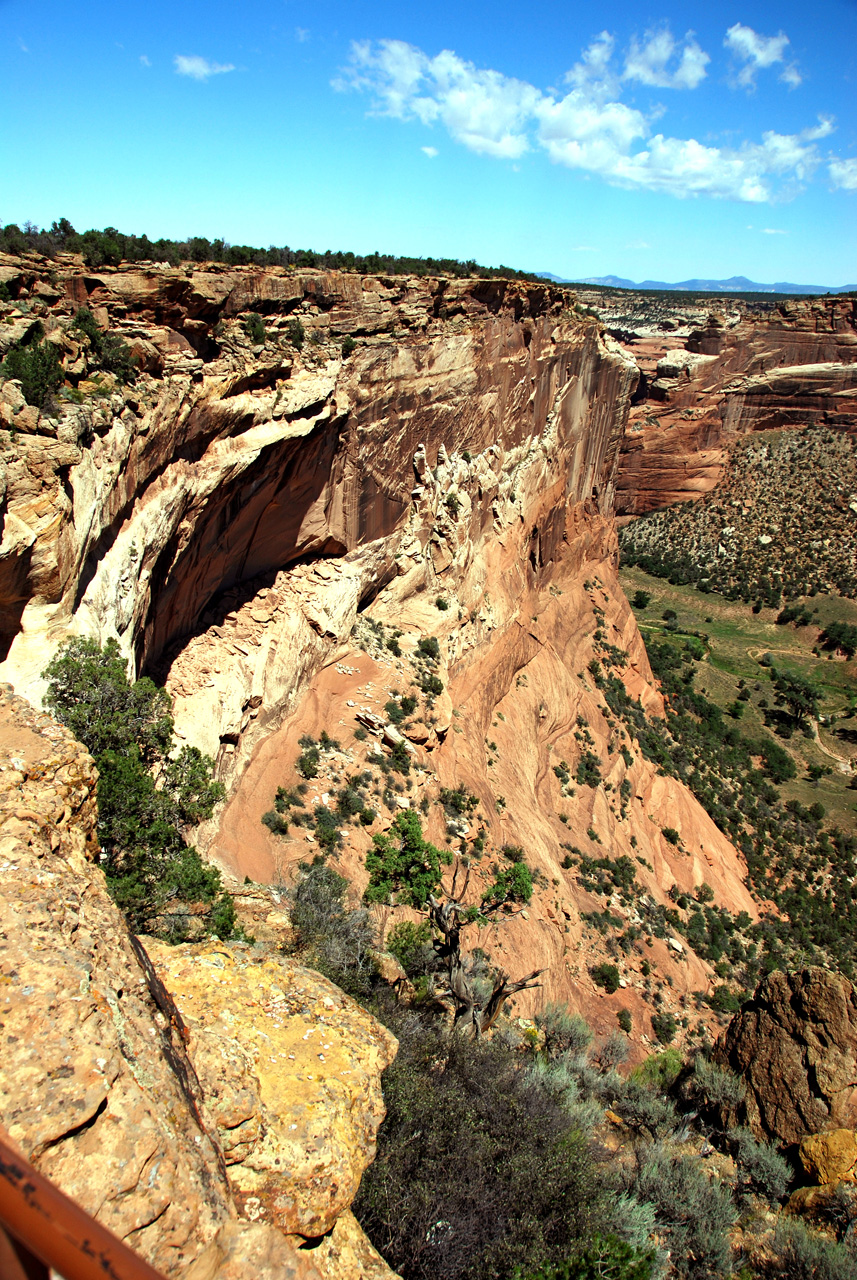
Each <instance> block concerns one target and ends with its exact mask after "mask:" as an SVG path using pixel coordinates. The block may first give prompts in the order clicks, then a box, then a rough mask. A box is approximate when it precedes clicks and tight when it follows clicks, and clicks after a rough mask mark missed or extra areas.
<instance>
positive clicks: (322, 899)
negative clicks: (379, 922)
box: [291, 862, 378, 997]
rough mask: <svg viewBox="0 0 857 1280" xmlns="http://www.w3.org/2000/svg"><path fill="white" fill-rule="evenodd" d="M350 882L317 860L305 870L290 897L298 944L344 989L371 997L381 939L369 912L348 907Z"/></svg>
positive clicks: (352, 993)
mask: <svg viewBox="0 0 857 1280" xmlns="http://www.w3.org/2000/svg"><path fill="white" fill-rule="evenodd" d="M347 890H348V881H347V880H345V879H344V878H343V877H342V876H340V875H337V873H336V872H335V871H334V870H333V869H332V868H331V867H328V866H327V865H326V864H325V863H323V862H319V863H316V864H314V865H313V866H311V867H308V868H306V869H305V870H304V871H303V874H302V875H301V878H300V880H299V881H298V883H297V886H296V888H295V890H294V892H293V894H292V909H291V920H292V927H293V928H294V930H295V946H296V948H297V950H298V951H299V952H301V954H302V956H303V958H304V959H306V960H307V961H308V962H309V963H310V964H312V966H313V967H314V968H316V969H318V971H319V972H320V973H323V974H324V975H325V977H326V978H330V980H331V982H335V983H336V984H337V986H339V987H341V988H342V990H343V991H347V992H348V994H349V995H353V996H358V997H359V996H367V995H368V994H369V993H370V992H371V990H372V988H373V986H374V983H375V980H376V978H377V973H378V965H377V961H376V959H375V947H376V944H377V936H376V931H375V926H374V924H373V923H372V918H371V916H370V914H369V912H368V911H365V910H363V909H362V908H361V909H357V910H350V909H349V908H348V906H347V905H346V894H347Z"/></svg>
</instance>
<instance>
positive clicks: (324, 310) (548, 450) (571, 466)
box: [0, 264, 636, 773]
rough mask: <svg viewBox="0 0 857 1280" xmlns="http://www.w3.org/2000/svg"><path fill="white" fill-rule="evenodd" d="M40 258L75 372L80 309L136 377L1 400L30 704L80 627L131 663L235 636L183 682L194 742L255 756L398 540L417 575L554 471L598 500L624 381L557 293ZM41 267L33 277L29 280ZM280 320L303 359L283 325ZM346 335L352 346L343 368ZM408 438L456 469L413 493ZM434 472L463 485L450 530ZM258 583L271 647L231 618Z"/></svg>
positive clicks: (10, 669)
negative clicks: (76, 393)
mask: <svg viewBox="0 0 857 1280" xmlns="http://www.w3.org/2000/svg"><path fill="white" fill-rule="evenodd" d="M51 274H52V277H53V280H54V282H55V283H54V294H56V293H58V292H59V291H60V290H61V291H62V296H61V297H60V298H58V299H56V300H55V301H53V302H52V305H51V308H50V309H48V307H47V304H46V303H42V304H41V309H42V310H43V311H44V312H45V315H44V317H43V320H44V323H45V326H46V328H47V330H48V337H49V338H52V339H55V340H56V341H57V342H58V343H59V344H61V345H62V347H63V350H64V351H66V356H65V359H66V365H67V367H68V368H73V367H74V362H75V360H77V359H78V358H79V357H78V355H77V348H76V345H75V340H74V337H73V334H72V333H70V331H69V328H68V319H67V317H68V313H69V311H70V310H71V307H72V305H77V304H82V303H86V304H87V305H88V306H89V307H90V308H91V309H92V310H93V311H94V313H95V315H96V316H97V317H99V318H101V319H104V320H107V318H108V317H109V318H110V320H111V322H112V323H113V324H116V325H118V327H119V329H120V331H121V332H122V334H123V336H124V337H125V338H126V340H128V341H129V343H130V345H131V346H132V348H133V349H134V350H135V351H136V352H137V354H138V356H139V357H140V358H141V359H142V361H143V362H144V366H145V367H146V368H148V369H150V370H152V373H151V374H147V375H144V376H143V377H141V379H140V380H139V383H138V385H137V387H135V388H133V389H126V391H125V393H124V395H123V394H122V393H120V392H119V391H115V392H114V394H113V395H112V397H110V398H102V399H96V400H92V401H91V402H89V403H87V404H85V405H83V406H80V407H74V408H68V409H66V410H65V411H64V412H63V414H62V415H61V417H60V418H59V419H56V420H51V419H45V418H42V419H41V420H38V421H37V420H36V417H37V415H36V414H35V411H34V410H28V409H23V410H22V409H21V407H20V405H18V406H17V408H16V406H15V405H14V404H11V405H9V404H7V405H6V411H5V419H4V421H5V422H6V423H7V425H9V426H10V428H11V429H12V431H13V433H14V435H13V438H12V439H11V440H8V439H7V445H6V449H5V459H6V482H5V483H6V489H5V501H4V508H3V512H4V536H3V543H2V545H0V566H2V568H0V599H2V600H3V602H4V605H5V611H6V615H7V617H8V618H9V619H10V621H9V622H7V634H6V645H7V647H8V654H7V656H6V661H5V662H4V663H3V664H2V667H0V672H2V673H3V674H5V675H6V677H7V678H9V679H11V680H12V681H13V682H14V683H15V685H16V687H17V688H18V689H19V691H20V692H22V693H32V694H34V695H37V694H38V692H39V690H40V688H41V683H40V676H39V673H40V671H41V669H42V667H43V666H44V664H45V659H46V657H47V656H48V655H49V654H50V653H51V652H52V651H53V650H54V649H55V647H56V645H57V643H58V642H59V640H60V639H61V638H62V636H63V635H65V634H68V633H70V632H72V633H73V632H79V631H82V632H84V633H86V634H93V635H95V636H97V637H98V638H99V639H101V640H106V639H107V637H108V636H110V635H115V636H117V637H118V638H119V640H120V642H121V644H122V645H123V648H124V650H125V652H126V653H128V654H129V656H130V657H132V658H133V660H134V662H135V664H136V665H137V666H138V667H143V666H147V667H149V668H152V667H154V668H155V669H163V670H166V669H168V667H169V663H170V660H171V659H172V658H174V657H175V656H176V654H177V653H178V652H181V651H182V650H184V649H186V648H187V646H188V644H189V643H190V642H191V640H192V638H193V637H194V636H195V635H198V634H200V633H201V632H214V634H215V635H217V634H218V633H219V631H220V630H226V631H227V632H230V631H231V632H233V634H231V635H227V636H226V639H227V643H228V646H229V649H230V656H232V657H234V656H236V648H237V651H238V653H239V654H240V657H239V660H238V662H237V663H234V662H233V663H231V664H230V666H231V669H230V670H229V671H225V670H222V671H221V672H219V673H218V672H210V671H209V672H203V673H200V674H205V675H213V676H215V677H216V676H217V675H218V674H219V675H220V676H221V677H223V678H222V679H220V680H217V679H214V680H213V681H210V682H200V681H197V682H196V683H197V684H198V683H204V684H205V683H210V684H212V685H213V687H214V688H215V693H214V694H213V695H212V696H211V697H210V698H209V699H208V701H209V705H208V706H206V707H205V708H203V707H202V706H201V705H200V704H199V702H198V701H197V709H198V715H197V726H198V727H200V728H203V726H204V728H203V733H204V738H205V741H204V742H200V745H201V746H204V747H205V748H206V749H208V750H217V749H218V748H219V747H220V745H221V744H223V745H224V746H226V747H228V748H232V747H234V746H235V745H236V742H237V741H238V740H239V739H241V738H242V735H243V741H242V742H241V746H242V747H243V748H244V750H245V754H246V749H247V748H248V747H250V746H251V745H252V744H253V743H254V742H255V741H258V740H259V738H260V737H261V736H262V734H263V733H264V731H265V730H266V727H267V726H268V725H269V722H270V720H271V718H272V717H274V718H276V717H277V716H281V715H282V711H283V708H284V707H286V706H288V705H289V703H290V700H291V699H293V698H294V696H295V693H296V690H297V689H298V688H299V687H300V686H301V684H302V683H304V682H305V680H306V677H307V674H308V673H309V672H310V671H312V670H315V669H318V667H319V666H320V665H321V664H322V662H323V661H325V660H326V659H327V658H329V656H330V653H331V650H332V648H333V646H334V645H335V643H336V642H337V641H339V640H341V639H342V638H343V636H345V635H347V633H348V631H349V630H350V627H351V624H352V623H353V621H354V618H355V616H356V611H357V608H358V606H359V605H360V603H361V601H363V602H365V601H366V599H368V598H370V597H371V596H372V594H373V593H374V592H376V591H377V589H378V587H379V585H380V584H381V583H382V582H383V581H384V580H385V578H388V577H390V576H392V575H393V574H395V573H396V572H397V570H398V566H397V564H396V561H395V556H396V555H397V553H399V552H400V550H401V548H400V543H401V541H402V538H403V535H404V534H405V532H406V530H407V532H408V534H409V538H408V541H409V554H411V555H412V557H415V558H416V559H423V560H424V563H425V565H426V572H425V575H424V576H426V577H428V578H429V579H430V578H431V577H432V575H433V573H435V572H436V571H437V569H438V566H441V565H442V566H444V567H445V565H446V564H448V563H449V562H450V561H451V559H452V558H453V557H454V556H455V555H456V553H458V554H459V559H460V558H461V556H462V555H463V554H464V552H465V549H466V548H469V550H470V554H471V555H472V544H473V542H475V543H476V544H477V546H478V543H479V541H480V540H481V541H484V540H486V535H490V537H492V538H493V537H495V536H497V534H499V533H501V532H502V530H503V529H504V528H506V527H509V526H517V525H519V524H520V523H521V522H522V521H524V520H525V519H526V518H527V517H528V511H529V508H531V507H533V506H534V505H535V503H536V501H537V495H539V494H540V493H543V492H544V491H545V490H546V489H548V488H550V487H551V486H559V487H560V490H561V492H558V494H557V497H558V498H559V499H561V501H562V505H563V507H564V505H565V503H566V502H569V503H572V504H574V503H584V502H588V503H591V502H594V505H595V507H597V508H598V509H600V510H601V511H602V512H604V513H606V512H608V511H609V510H610V506H611V500H612V487H613V483H614V474H613V473H614V470H615V462H616V445H617V443H618V439H619V436H620V435H621V429H622V423H623V419H624V411H625V407H626V404H627V399H628V396H629V394H630V391H631V390H632V388H633V385H634V381H635V377H636V373H635V370H634V368H633V365H632V364H631V363H630V362H629V361H628V360H627V359H626V358H624V357H622V356H621V355H620V354H619V353H618V351H616V350H613V349H607V348H605V346H604V344H603V343H602V342H601V341H600V340H599V338H598V336H597V330H596V327H595V326H594V325H592V324H591V323H590V324H588V325H586V324H582V323H581V322H579V321H578V320H576V319H575V318H574V317H573V314H572V313H571V310H570V306H571V298H570V296H569V295H568V294H567V293H565V292H564V291H562V290H557V289H552V288H550V287H548V286H544V287H542V286H526V287H525V286H519V285H512V284H507V283H505V282H502V281H501V282H496V281H487V282H486V281H466V282H454V283H449V282H446V281H431V280H426V281H423V280H420V281H417V280H407V279H405V280H402V279H394V280H382V279H371V278H369V279H361V278H359V277H353V276H346V275H336V274H331V275H323V274H322V275H318V274H313V273H307V272H297V273H295V272H292V273H288V272H286V271H281V270H273V269H272V270H268V271H258V270H243V271H242V270H227V269H219V270H218V269H215V268H208V269H204V270H191V269H188V271H184V270H175V271H173V270H169V269H160V268H151V269H149V270H135V271H115V272H106V273H99V274H90V273H87V272H86V271H84V270H82V269H80V268H75V267H72V266H71V265H68V264H64V265H63V266H61V267H59V268H57V269H55V270H54V271H53V272H52V273H51ZM47 275H48V272H47V270H46V269H37V268H36V267H33V268H31V269H29V274H27V271H23V274H22V280H23V281H24V283H27V284H28V291H29V292H30V294H31V295H33V294H34V293H36V292H37V283H40V282H42V281H43V279H44V278H45V277H46V276H47ZM250 310H255V311H257V312H259V313H262V314H263V315H264V316H266V317H267V318H268V321H269V341H268V342H267V343H266V344H265V346H264V348H263V349H262V350H259V349H251V347H250V343H249V339H247V337H246V335H245V334H244V330H243V327H242V325H241V324H240V323H239V322H238V321H237V320H235V319H234V317H235V316H237V315H238V314H239V313H242V312H248V311H250ZM290 318H292V319H294V318H300V319H301V320H302V322H303V324H304V326H305V330H306V335H307V341H306V342H305V344H304V347H303V350H302V352H298V351H297V350H296V348H295V347H294V346H292V345H290V344H289V343H288V342H287V341H286V339H285V337H284V334H285V332H286V328H285V326H287V324H288V323H289V319H290ZM344 334H350V335H356V337H357V342H358V346H357V349H356V350H355V351H354V352H353V354H352V355H351V356H350V357H349V358H348V359H347V360H344V359H343V358H342V355H341V352H340V350H339V344H340V340H341V338H342V336H343V335H344ZM67 348H68V349H67ZM66 349H67V350H66ZM421 447H424V449H425V450H426V453H425V454H424V455H423V466H424V467H425V466H431V467H435V466H438V465H439V466H440V468H441V470H442V469H443V467H444V466H446V467H447V474H446V475H445V476H440V477H438V478H437V480H436V482H435V483H434V484H432V485H431V486H429V487H428V488H426V486H423V485H420V484H419V483H418V480H419V476H418V475H417V474H415V470H414V461H415V458H416V457H417V456H418V453H419V450H420V449H421ZM465 452H466V453H467V454H469V455H470V456H471V459H472V461H471V462H469V463H465V462H463V461H462V457H463V454H464V453H465ZM453 455H457V458H456V461H455V463H454V465H453V466H451V467H450V466H449V465H447V464H448V459H449V458H450V457H451V456H453ZM450 486H453V487H454V488H456V489H457V488H458V487H460V488H461V489H462V490H466V491H467V497H468V498H469V500H470V501H469V505H468V507H467V508H466V510H465V517H466V520H465V519H462V521H460V522H453V523H454V525H455V527H454V528H453V527H450V522H449V521H448V520H447V519H446V508H445V507H444V506H443V505H442V503H443V501H444V499H445V498H446V497H447V496H448V493H447V490H448V489H449V487H450ZM415 490H416V491H415ZM593 495H594V496H593ZM415 509H416V511H417V518H416V519H415V518H414V513H415ZM462 527H463V530H464V532H467V533H468V534H469V533H470V532H473V533H474V534H476V535H477V536H476V537H475V538H473V539H470V538H469V537H468V538H466V539H465V538H464V537H463V536H462ZM450 535H452V536H450ZM480 535H481V537H480ZM416 540H418V541H419V546H418V547H415V542H416ZM312 560H314V561H324V560H331V561H334V562H335V563H337V564H338V565H341V567H342V570H343V573H342V579H343V581H342V584H341V586H342V590H341V591H339V592H335V593H333V592H326V593H325V597H326V598H325V603H324V607H322V608H318V607H317V606H315V605H314V604H313V600H312V598H311V595H312V593H311V592H309V593H308V592H306V591H305V589H304V586H305V583H304V578H305V574H303V573H302V572H300V568H301V566H302V565H305V564H306V562H308V561H312ZM294 566H298V569H297V571H295V570H294ZM307 596H309V597H310V598H307ZM251 599H252V600H253V602H254V604H255V605H256V609H257V614H259V615H264V618H263V620H264V621H265V623H266V624H267V625H266V627H265V640H264V642H263V643H257V637H254V636H252V635H251V636H249V637H242V635H241V634H236V633H235V628H233V627H232V625H231V624H232V623H233V622H234V621H235V612H236V606H240V605H241V604H243V603H247V602H248V601H250V600H251ZM242 640H243V647H247V644H248V642H249V645H250V647H251V652H248V653H243V652H241V647H242ZM244 659H247V660H246V661H245V660H244ZM196 692H197V690H196V689H195V693H196ZM250 712H255V713H256V714H255V717H254V719H255V723H254V724H252V725H251V724H250V721H249V713H250ZM179 721H180V723H179V727H180V728H181V727H182V725H181V716H179ZM248 730H249V733H248V732H247V731H248ZM225 754H232V752H231V751H227V752H226V753H225ZM238 754H239V755H240V754H241V753H240V752H239V753H238ZM230 763H231V762H229V761H225V760H224V761H223V762H222V765H223V770H224V772H225V773H229V772H230V767H229V766H230Z"/></svg>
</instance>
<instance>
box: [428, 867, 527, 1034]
mask: <svg viewBox="0 0 857 1280" xmlns="http://www.w3.org/2000/svg"><path fill="white" fill-rule="evenodd" d="M460 871H461V863H460V862H459V860H458V859H456V864H455V871H454V872H453V877H452V885H451V887H450V890H449V894H448V896H447V898H446V899H442V898H436V897H435V896H434V894H429V897H428V907H429V919H430V920H431V922H432V924H433V925H434V927H435V929H436V930H437V932H438V933H439V934H440V937H439V938H436V939H435V941H434V949H435V953H436V955H437V957H438V959H439V960H441V961H442V962H443V964H444V967H445V968H446V973H447V984H448V985H447V988H446V989H445V990H444V991H442V992H438V995H439V996H440V997H441V998H450V999H451V1000H452V1002H453V1005H454V1024H455V1025H456V1026H470V1027H471V1028H472V1030H473V1035H474V1036H475V1037H476V1036H481V1035H482V1034H483V1033H484V1032H485V1031H488V1030H489V1029H490V1028H491V1027H492V1026H493V1025H494V1023H495V1022H496V1021H497V1019H498V1018H499V1016H500V1013H501V1012H502V1009H503V1005H504V1004H505V1003H506V1001H507V1000H508V999H509V997H510V996H512V995H514V994H515V993H516V992H518V991H528V990H529V989H530V988H531V987H537V986H540V985H541V983H539V982H536V979H537V978H538V977H540V976H541V974H542V973H544V970H543V969H534V970H533V972H532V973H529V974H527V976H526V977H525V978H521V979H520V980H519V981H517V982H510V981H509V976H508V974H506V973H503V972H502V971H501V972H500V973H498V974H497V976H496V978H495V980H494V987H493V990H492V992H491V995H490V996H489V997H488V999H487V1001H485V1002H484V1003H483V1002H482V1001H481V1000H480V999H479V997H478V995H477V993H476V992H475V990H474V988H473V983H472V981H471V979H470V977H469V975H468V973H467V968H466V965H465V960H464V957H463V956H462V954H461V930H462V929H463V927H464V926H465V924H467V923H469V922H468V920H467V916H468V914H469V909H468V908H467V907H465V906H464V902H463V899H464V895H465V894H466V892H467V886H468V884H469V883H470V867H469V866H468V867H467V869H466V874H465V876H464V882H463V884H462V885H461V888H460V890H459V891H458V893H457V894H456V888H457V887H458V877H459V872H460ZM485 914H487V913H485ZM515 914H517V912H516V913H515Z"/></svg>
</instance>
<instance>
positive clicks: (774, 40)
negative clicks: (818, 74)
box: [723, 22, 803, 89]
mask: <svg viewBox="0 0 857 1280" xmlns="http://www.w3.org/2000/svg"><path fill="white" fill-rule="evenodd" d="M723 44H724V47H725V48H726V49H728V50H729V52H730V53H731V54H732V56H733V57H734V58H735V60H736V61H737V62H741V63H743V64H744V65H743V66H742V67H741V69H740V70H739V72H738V74H737V77H736V80H737V83H738V84H739V85H741V86H742V88H744V89H755V87H756V72H757V71H760V70H765V69H766V68H767V67H773V66H775V65H776V64H777V63H785V58H786V50H787V49H788V47H789V38H788V36H787V35H785V34H784V33H783V32H782V31H780V32H779V34H778V35H775V36H760V35H759V33H758V32H757V31H754V30H753V28H752V27H745V26H743V25H742V23H740V22H736V23H735V24H734V26H731V27H730V28H729V30H728V31H727V32H726V39H725V40H724V41H723ZM779 78H780V79H781V80H782V81H783V82H784V83H785V84H787V85H788V86H789V88H791V89H796V88H797V86H798V85H799V84H800V83H801V82H802V79H803V77H802V76H801V74H800V72H799V71H798V69H797V64H796V63H794V62H790V63H788V64H787V65H786V66H784V67H783V70H782V71H781V72H780V77H779Z"/></svg>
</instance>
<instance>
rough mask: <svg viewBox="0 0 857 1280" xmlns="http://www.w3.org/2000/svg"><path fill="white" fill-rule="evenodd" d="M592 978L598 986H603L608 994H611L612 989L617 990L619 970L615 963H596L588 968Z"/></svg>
mask: <svg viewBox="0 0 857 1280" xmlns="http://www.w3.org/2000/svg"><path fill="white" fill-rule="evenodd" d="M589 972H590V974H591V975H592V979H593V981H594V982H597V983H598V985H599V987H603V988H604V990H605V991H606V992H607V994H608V995H612V994H613V992H614V991H618V990H619V977H620V974H619V970H618V969H617V968H616V966H615V964H608V963H606V962H605V963H602V964H596V965H593V966H592V967H591V968H590V970H589Z"/></svg>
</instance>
